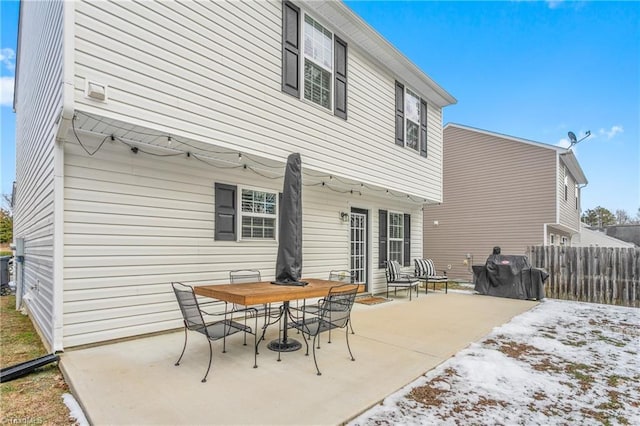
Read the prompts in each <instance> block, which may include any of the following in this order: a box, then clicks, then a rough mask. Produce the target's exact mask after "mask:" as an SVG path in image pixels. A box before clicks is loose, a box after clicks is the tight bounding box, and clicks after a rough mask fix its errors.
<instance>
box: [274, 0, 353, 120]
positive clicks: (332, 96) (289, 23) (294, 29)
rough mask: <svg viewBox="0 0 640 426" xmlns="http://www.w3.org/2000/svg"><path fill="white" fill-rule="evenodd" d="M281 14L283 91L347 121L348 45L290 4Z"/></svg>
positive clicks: (287, 4)
mask: <svg viewBox="0 0 640 426" xmlns="http://www.w3.org/2000/svg"><path fill="white" fill-rule="evenodd" d="M282 14H283V15H282V23H283V28H282V91H283V92H285V93H288V94H290V95H291V96H295V97H296V98H300V97H301V96H302V97H303V98H304V99H306V100H308V101H309V102H313V103H315V104H316V105H319V106H321V107H322V108H326V109H327V110H329V111H331V110H332V108H333V113H334V115H336V116H338V117H340V118H343V119H345V120H346V119H347V47H348V46H347V43H346V42H345V41H343V40H341V39H340V38H339V37H338V36H337V35H335V34H334V33H332V32H331V31H330V30H329V29H327V28H326V27H325V26H324V25H322V24H321V23H320V22H318V21H317V20H315V19H314V18H313V17H311V16H309V15H307V14H306V13H304V12H302V11H300V8H299V7H298V6H296V5H294V4H293V3H291V2H290V1H287V0H285V1H284V2H283V3H282ZM300 16H303V18H302V22H301V19H300ZM301 35H302V37H301ZM301 38H302V40H301ZM301 45H302V46H301ZM301 70H302V71H301ZM301 72H302V73H303V75H302V77H301V76H300V73H301ZM301 78H302V81H300V80H301ZM300 84H302V87H303V89H302V94H301V93H300Z"/></svg>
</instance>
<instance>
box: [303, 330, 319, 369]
mask: <svg viewBox="0 0 640 426" xmlns="http://www.w3.org/2000/svg"><path fill="white" fill-rule="evenodd" d="M319 335H320V333H318V334H316V335H315V336H313V343H314V344H313V363H314V364H315V365H316V371H317V372H318V376H322V373H321V372H320V369H319V368H318V361H317V360H316V345H315V343H316V342H315V340H316V339H318V336H319ZM318 340H320V339H318ZM307 350H308V349H307ZM307 355H308V354H307Z"/></svg>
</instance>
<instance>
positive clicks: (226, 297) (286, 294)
mask: <svg viewBox="0 0 640 426" xmlns="http://www.w3.org/2000/svg"><path fill="white" fill-rule="evenodd" d="M301 281H305V282H307V283H308V284H307V285H305V286H288V285H277V284H271V281H260V282H253V283H240V284H213V285H199V286H194V287H193V289H194V292H195V293H196V294H197V295H200V296H205V297H211V298H213V299H218V300H223V301H225V302H230V303H236V304H239V305H244V306H249V305H263V304H265V303H274V302H283V307H282V310H281V312H280V315H279V316H278V320H280V319H282V317H283V316H284V320H285V324H284V326H283V327H282V328H283V330H282V339H280V338H279V339H276V340H272V341H271V342H270V343H269V345H268V346H267V347H268V348H269V349H271V350H273V351H278V352H291V351H296V350H298V349H300V348H301V347H302V344H301V343H300V342H298V341H297V340H295V339H290V338H289V337H288V335H287V326H286V320H287V317H288V316H290V312H289V302H290V301H291V300H300V299H310V298H314V297H324V296H326V295H328V294H329V290H330V289H331V287H336V286H340V285H343V284H345V283H344V282H341V281H330V280H322V279H317V278H304V279H302V280H301ZM362 291H364V285H363V284H361V285H359V287H358V292H359V293H360V292H362ZM267 325H269V324H265V331H266V327H267ZM262 338H264V331H263V333H262V337H261V338H260V340H262ZM258 344H260V341H258ZM278 360H280V359H278Z"/></svg>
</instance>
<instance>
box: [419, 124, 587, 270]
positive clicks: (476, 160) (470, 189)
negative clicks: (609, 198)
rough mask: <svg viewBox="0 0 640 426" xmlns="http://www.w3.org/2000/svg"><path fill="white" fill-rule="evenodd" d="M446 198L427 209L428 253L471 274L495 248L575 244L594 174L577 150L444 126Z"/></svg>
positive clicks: (521, 250) (441, 264)
mask: <svg viewBox="0 0 640 426" xmlns="http://www.w3.org/2000/svg"><path fill="white" fill-rule="evenodd" d="M443 158H444V159H443V167H444V172H443V176H444V187H443V193H444V201H443V203H442V204H437V205H426V206H425V207H424V249H423V252H424V255H425V256H426V257H429V258H432V259H433V260H434V262H435V265H436V267H437V268H438V269H448V268H449V267H450V271H449V276H450V277H452V278H462V279H471V278H472V272H471V265H472V264H473V263H476V264H482V263H484V262H485V260H486V258H487V256H488V255H489V254H491V251H492V248H493V247H494V246H500V247H501V249H502V253H503V254H519V255H521V254H525V250H526V247H527V246H530V245H543V244H544V245H554V244H555V245H560V244H567V245H569V244H570V241H571V236H572V235H573V234H575V233H578V232H579V231H580V188H581V187H583V186H584V185H586V184H587V179H586V177H585V175H584V173H583V171H582V169H581V168H580V165H579V164H578V161H577V159H576V157H575V155H574V153H573V152H572V151H571V150H566V149H564V148H560V147H557V146H552V145H547V144H543V143H539V142H533V141H529V140H526V139H521V138H516V137H513V136H507V135H502V134H499V133H494V132H489V131H486V130H480V129H475V128H472V127H468V126H462V125H459V124H447V125H446V126H445V128H444V147H443Z"/></svg>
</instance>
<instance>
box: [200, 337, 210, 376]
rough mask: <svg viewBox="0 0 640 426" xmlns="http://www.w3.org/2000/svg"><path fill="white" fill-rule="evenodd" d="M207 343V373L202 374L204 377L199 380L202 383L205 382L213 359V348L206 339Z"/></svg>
mask: <svg viewBox="0 0 640 426" xmlns="http://www.w3.org/2000/svg"><path fill="white" fill-rule="evenodd" d="M207 341H208V342H209V366H208V367H207V372H206V373H204V377H203V378H202V380H201V382H202V383H204V382H206V381H207V376H208V375H209V370H211V360H212V359H213V348H212V347H211V340H209V339H207Z"/></svg>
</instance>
